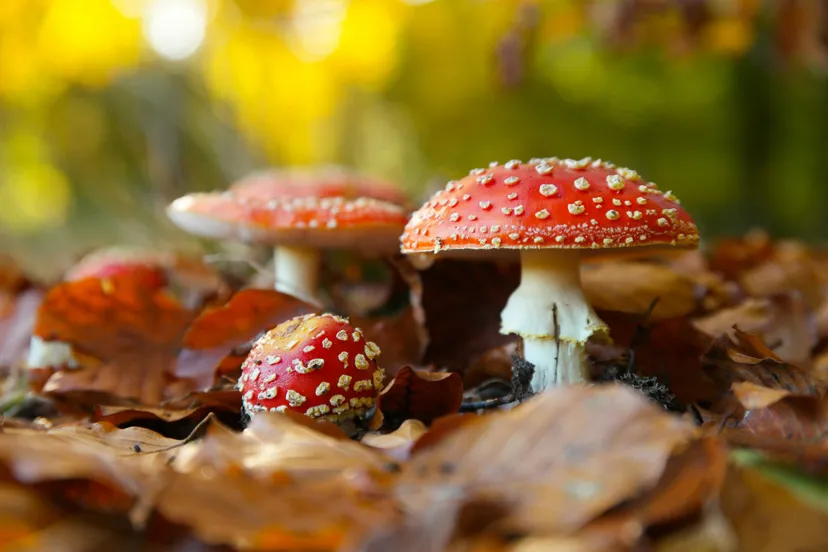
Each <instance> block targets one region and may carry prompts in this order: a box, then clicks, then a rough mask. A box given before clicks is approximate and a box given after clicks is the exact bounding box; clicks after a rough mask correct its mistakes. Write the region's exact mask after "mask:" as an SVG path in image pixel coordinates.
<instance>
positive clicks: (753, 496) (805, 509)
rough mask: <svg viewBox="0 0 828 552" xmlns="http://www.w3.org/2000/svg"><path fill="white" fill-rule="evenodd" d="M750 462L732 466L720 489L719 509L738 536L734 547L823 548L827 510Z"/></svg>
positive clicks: (750, 551)
mask: <svg viewBox="0 0 828 552" xmlns="http://www.w3.org/2000/svg"><path fill="white" fill-rule="evenodd" d="M740 464H742V463H741V462H740ZM751 464H753V462H750V463H748V464H746V465H741V466H734V467H732V468H731V470H730V472H729V473H728V477H727V479H726V482H725V486H724V490H723V493H722V509H723V511H724V513H725V515H726V516H727V517H728V519H729V520H730V523H731V525H732V527H733V529H734V530H735V532H736V535H737V537H738V542H739V547H738V550H739V551H740V552H755V551H757V550H779V551H787V550H790V551H795V550H796V551H800V550H801V551H803V552H804V551H811V550H813V551H817V550H824V549H825V545H826V543H828V511H826V509H825V508H824V507H823V508H820V507H818V506H816V505H815V504H813V503H809V501H808V500H807V499H805V498H803V493H797V492H794V491H793V490H792V489H791V488H788V487H786V486H785V485H784V484H782V480H780V479H779V478H778V477H769V476H768V473H767V472H766V471H764V470H763V471H760V470H758V469H757V467H756V466H753V465H751Z"/></svg>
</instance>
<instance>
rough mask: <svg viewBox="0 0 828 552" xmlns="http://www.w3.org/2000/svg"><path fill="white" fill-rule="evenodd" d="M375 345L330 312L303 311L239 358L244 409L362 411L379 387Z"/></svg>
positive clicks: (349, 414)
mask: <svg viewBox="0 0 828 552" xmlns="http://www.w3.org/2000/svg"><path fill="white" fill-rule="evenodd" d="M379 355H380V349H379V347H378V346H377V344H376V343H374V342H372V341H367V340H366V339H365V337H364V336H363V335H362V331H361V330H360V329H359V328H355V327H353V326H351V325H350V324H349V322H348V320H347V319H345V318H342V317H339V316H334V315H332V314H320V315H316V314H309V315H305V316H299V317H296V318H293V319H291V320H288V321H286V322H283V323H282V324H279V325H278V326H276V327H275V328H273V329H272V330H270V331H269V332H267V333H266V334H265V335H264V336H262V337H261V338H260V339H259V340H258V341H256V343H255V345H253V349H252V350H251V351H250V354H249V355H248V357H247V359H246V360H245V361H244V364H242V376H241V379H240V380H239V388H240V389H241V392H242V398H243V404H244V409H245V411H246V412H247V413H248V414H250V415H252V414H254V413H255V412H262V411H271V412H284V411H286V410H290V411H293V412H297V413H301V414H305V415H307V416H310V417H312V418H323V419H327V420H331V421H335V422H342V421H345V420H348V419H351V418H354V417H360V416H364V415H365V413H366V412H368V411H370V410H371V409H372V408H373V407H374V404H375V401H376V398H377V396H378V395H379V392H380V391H381V390H382V383H383V377H384V372H383V370H382V368H380V367H379V366H378V365H377V357H379Z"/></svg>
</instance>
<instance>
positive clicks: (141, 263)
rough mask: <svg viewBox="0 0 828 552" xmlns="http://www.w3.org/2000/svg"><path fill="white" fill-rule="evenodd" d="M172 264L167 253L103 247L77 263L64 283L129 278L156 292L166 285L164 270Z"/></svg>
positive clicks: (67, 274) (165, 272) (124, 247)
mask: <svg viewBox="0 0 828 552" xmlns="http://www.w3.org/2000/svg"><path fill="white" fill-rule="evenodd" d="M173 264H174V260H173V258H172V255H171V254H169V253H167V252H160V251H148V250H144V249H140V248H132V247H126V246H115V247H105V248H102V249H98V250H95V251H93V252H91V253H89V254H88V255H86V256H85V257H83V258H82V259H81V260H80V261H78V262H77V263H76V264H75V265H74V266H73V267H72V268H70V269H69V270H68V271H67V272H66V275H65V276H64V280H66V281H67V282H72V281H75V280H82V279H84V278H112V277H113V276H119V275H122V274H132V275H133V276H135V277H136V278H137V279H139V280H140V281H141V282H143V283H145V284H146V286H147V288H150V289H157V288H162V287H164V286H165V285H167V269H168V268H169V267H170V266H172V265H173Z"/></svg>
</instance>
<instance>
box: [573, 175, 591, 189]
mask: <svg viewBox="0 0 828 552" xmlns="http://www.w3.org/2000/svg"><path fill="white" fill-rule="evenodd" d="M573 186H575V189H576V190H581V191H584V190H589V181H588V180H587V179H586V178H584V177H583V176H582V177H580V178H578V179H576V180H575V183H574V184H573Z"/></svg>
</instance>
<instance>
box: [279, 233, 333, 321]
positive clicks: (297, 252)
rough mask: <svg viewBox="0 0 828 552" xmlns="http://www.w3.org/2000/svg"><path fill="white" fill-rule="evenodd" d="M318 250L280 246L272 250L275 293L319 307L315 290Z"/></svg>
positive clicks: (317, 279)
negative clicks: (296, 298)
mask: <svg viewBox="0 0 828 552" xmlns="http://www.w3.org/2000/svg"><path fill="white" fill-rule="evenodd" d="M320 258H321V254H320V252H319V250H318V249H311V248H306V247H294V246H288V245H280V246H278V247H275V248H274V249H273V266H274V270H275V276H276V284H275V288H276V291H281V292H282V293H287V294H288V295H293V296H294V297H298V298H299V299H302V300H303V301H307V302H308V303H312V304H314V305H317V306H318V305H320V303H321V302H320V301H319V299H318V298H317V295H316V290H317V286H318V284H319V260H320Z"/></svg>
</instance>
